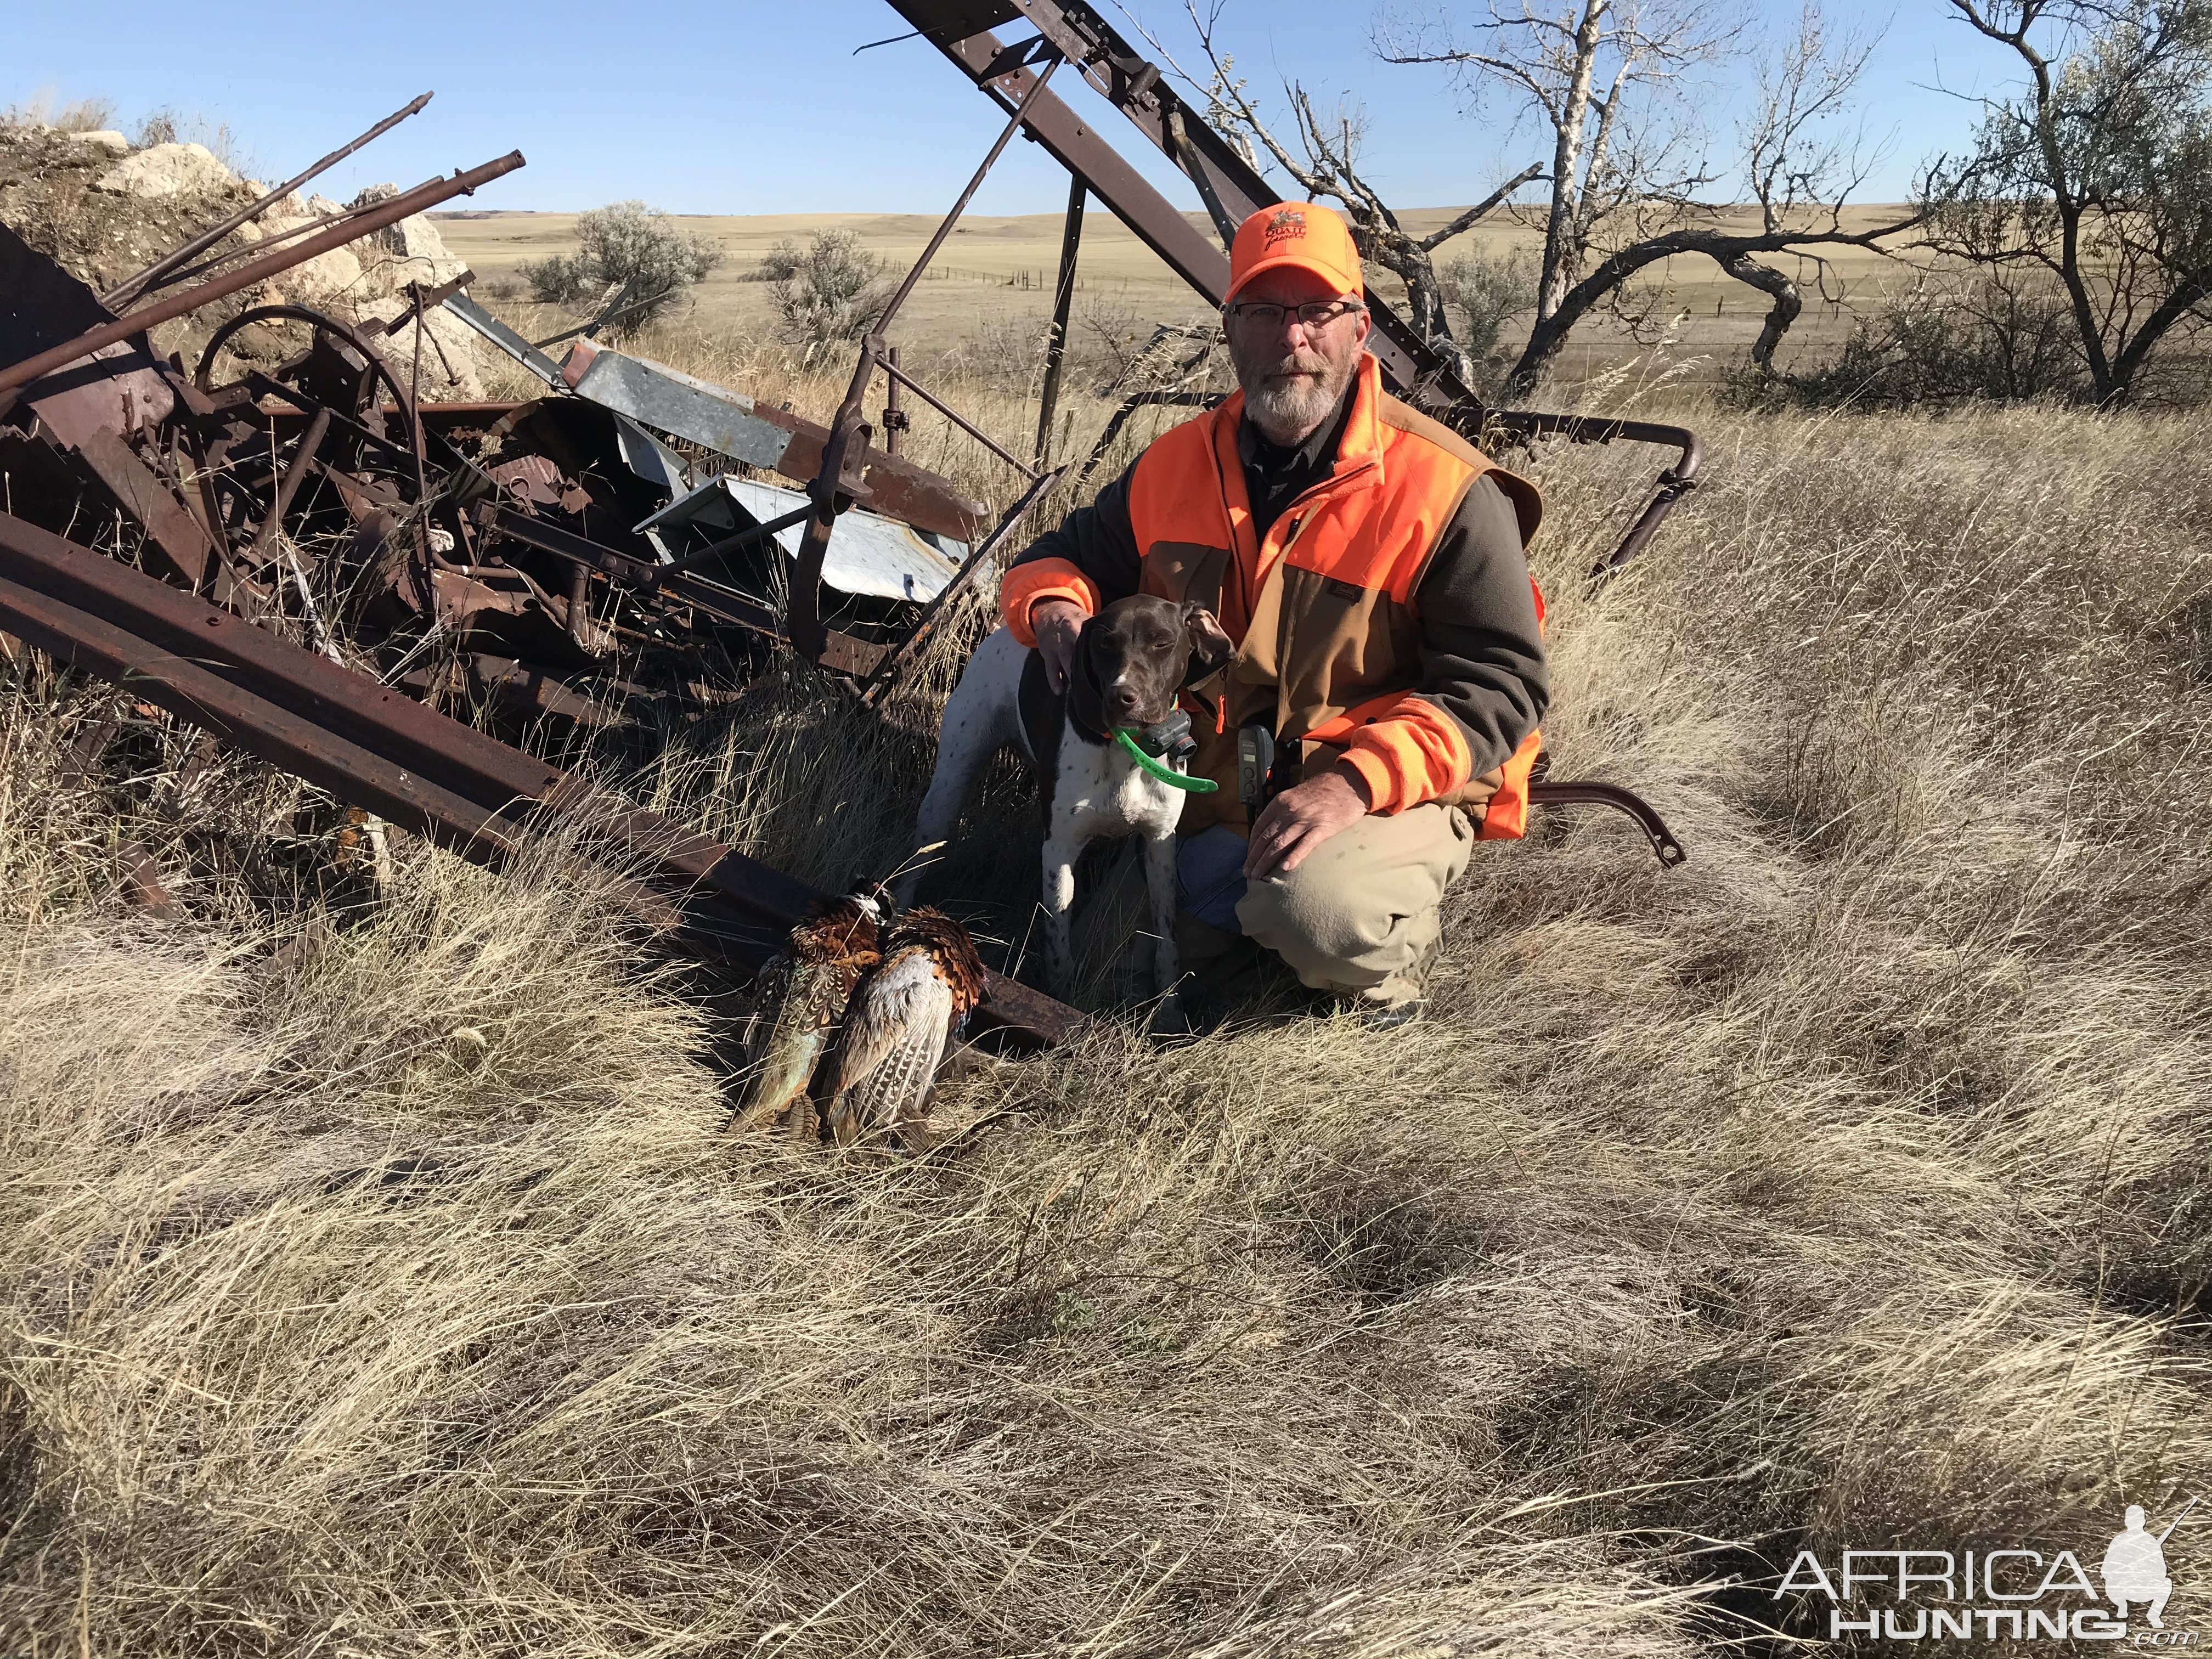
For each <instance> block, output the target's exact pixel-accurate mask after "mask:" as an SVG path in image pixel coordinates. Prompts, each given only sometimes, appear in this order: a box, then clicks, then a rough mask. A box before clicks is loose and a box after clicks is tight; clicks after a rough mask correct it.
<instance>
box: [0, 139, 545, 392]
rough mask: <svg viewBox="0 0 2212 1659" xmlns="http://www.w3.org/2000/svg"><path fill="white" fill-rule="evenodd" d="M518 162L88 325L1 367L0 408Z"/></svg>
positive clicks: (439, 187) (432, 187)
mask: <svg viewBox="0 0 2212 1659" xmlns="http://www.w3.org/2000/svg"><path fill="white" fill-rule="evenodd" d="M522 165H523V160H522V152H521V151H520V150H519V149H518V150H511V151H509V152H508V153H507V155H502V156H501V157H500V158H499V159H498V160H497V161H487V162H485V163H484V164H483V166H482V167H472V168H471V169H470V170H469V171H468V172H466V173H455V174H454V175H453V177H452V178H450V179H431V180H430V181H429V182H428V183H427V184H422V185H416V187H415V188H414V189H413V190H410V191H408V192H407V193H406V194H405V195H404V196H395V197H392V199H391V200H390V201H388V202H386V203H383V204H380V206H378V207H377V208H375V209H374V210H372V211H370V212H368V213H364V214H362V216H360V217H358V218H356V219H349V220H347V221H346V222H344V223H343V224H338V225H332V226H331V228H329V229H328V230H325V231H324V232H323V233H322V234H320V235H319V236H310V237H309V238H308V239H307V240H306V241H304V242H301V243H298V244H297V245H295V246H292V247H289V248H285V249H283V250H282V251H280V252H276V253H271V254H270V255H269V256H268V257H266V258H260V259H256V260H254V261H252V263H251V264H244V265H240V267H239V268H238V269H237V270H234V271H231V272H229V273H228V274H227V275H224V276H217V277H215V278H213V279H212V280H210V281H209V282H206V283H202V284H201V285H200V286H199V287H197V288H193V289H185V292H183V293H182V294H174V295H170V296H169V297H168V298H167V299H166V300H156V301H155V302H154V303H153V304H152V305H149V306H143V307H140V308H139V309H138V310H137V311H133V312H131V313H128V314H127V315H125V316H122V317H118V318H117V319H115V320H114V321H113V322H112V323H102V324H101V325H100V326H99V327H98V328H94V329H89V330H88V331H85V332H84V333H82V334H80V335H78V336H77V337H76V339H74V340H70V341H66V342H64V343H62V344H60V345H58V346H55V347H53V348H52V349H50V350H46V351H41V352H40V353H39V354H38V356H35V357H28V358H26V359H25V360H24V361H23V362H20V363H16V364H14V365H12V366H10V367H9V368H0V410H6V409H7V408H8V407H9V405H10V404H13V403H14V402H15V396H16V394H17V393H18V392H21V390H22V389H23V388H24V387H25V386H28V385H29V384H30V383H31V382H32V381H33V380H37V379H38V378H39V377H40V375H42V374H51V373H52V371H53V370H55V369H58V368H63V367H64V366H65V365H67V364H70V363H73V362H76V361H77V360H78V359H79V358H80V357H89V356H92V355H93V354H94V352H96V351H100V350H103V349H106V347H108V346H111V345H113V344H114V343H116V342H117V341H118V340H125V339H128V338H130V337H131V336H132V335H133V334H138V333H143V331H146V330H147V329H149V328H151V327H153V326H154V325H155V324H156V323H166V322H167V321H168V320H169V319H172V318H173V317H181V316H183V315H184V314H185V313H186V312H189V311H197V310H198V309H199V308H200V307H202V306H204V305H206V304H207V303H208V302H209V301H212V300H220V299H222V297H223V296H224V295H227V294H235V293H237V292H238V291H239V290H240V289H248V288H252V286H253V285H254V284H255V283H261V282H266V281H267V280H268V279H269V278H270V277H271V276H277V275H280V274H281V273H283V272H284V271H287V270H291V269H292V268H293V267H294V266H295V265H301V264H306V263H307V261H308V260H310V259H312V258H314V257H315V256H316V255H318V254H321V253H327V252H330V251H331V249H332V248H334V247H343V246H344V245H345V244H346V243H348V242H352V241H358V240H360V239H361V238H362V237H363V236H366V235H368V234H370V233H371V232H372V231H378V230H381V229H383V228H385V227H386V225H392V224H397V223H398V222H399V221H401V220H402V219H407V218H411V217H413V216H415V215H416V214H417V213H420V212H422V210H424V209H425V208H433V207H435V206H437V205H438V204H439V203H441V202H444V201H448V200H450V199H451V198H453V197H456V196H466V195H468V194H469V193H471V191H474V190H475V189H476V187H477V185H486V184H489V183H490V182H491V181H492V180H493V179H497V178H501V177H502V176H504V175H505V174H507V173H512V172H513V171H514V170H515V169H516V168H517V167H520V166H522Z"/></svg>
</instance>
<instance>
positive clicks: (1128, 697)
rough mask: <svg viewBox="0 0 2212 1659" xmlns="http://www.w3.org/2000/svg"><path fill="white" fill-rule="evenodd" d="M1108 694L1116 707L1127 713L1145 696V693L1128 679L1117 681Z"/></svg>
mask: <svg viewBox="0 0 2212 1659" xmlns="http://www.w3.org/2000/svg"><path fill="white" fill-rule="evenodd" d="M1106 695H1107V696H1108V698H1109V700H1110V701H1111V702H1112V703H1113V705H1114V707H1115V708H1116V709H1118V710H1120V711H1121V713H1122V714H1128V713H1130V712H1132V711H1133V709H1135V708H1136V706H1137V704H1138V703H1139V702H1140V701H1142V696H1143V694H1142V693H1140V692H1139V690H1137V688H1136V687H1135V686H1133V685H1132V684H1129V682H1128V681H1127V680H1116V681H1115V682H1114V684H1113V685H1112V686H1111V687H1110V688H1109V690H1108V691H1107V694H1106Z"/></svg>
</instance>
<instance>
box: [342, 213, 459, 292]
mask: <svg viewBox="0 0 2212 1659" xmlns="http://www.w3.org/2000/svg"><path fill="white" fill-rule="evenodd" d="M352 246H355V247H356V248H357V249H359V250H360V251H361V256H362V270H363V271H364V273H365V274H366V278H367V283H368V288H367V290H366V291H367V292H368V293H369V294H370V295H374V296H377V297H379V298H381V297H382V296H383V295H387V294H397V293H398V291H399V290H400V289H402V288H404V287H405V286H406V285H407V284H408V283H422V285H423V286H424V287H425V288H435V287H437V286H438V285H439V284H440V283H450V282H452V281H453V278H454V277H456V276H459V275H460V274H461V273H462V272H463V271H464V270H467V269H468V267H467V266H466V265H465V264H462V263H461V261H460V260H459V259H456V258H454V257H453V252H452V251H451V250H450V249H449V248H447V246H446V239H445V238H444V237H442V236H441V235H439V234H438V229H437V227H436V226H435V225H433V224H432V223H431V222H429V221H428V220H427V219H425V218H423V217H422V215H420V214H416V216H414V217H413V218H411V219H402V220H401V221H400V222H398V224H396V225H386V227H385V228H383V229H382V230H379V231H373V232H371V233H370V234H368V235H367V236H364V237H362V239H361V240H360V241H358V242H356V243H354V244H353V245H352Z"/></svg>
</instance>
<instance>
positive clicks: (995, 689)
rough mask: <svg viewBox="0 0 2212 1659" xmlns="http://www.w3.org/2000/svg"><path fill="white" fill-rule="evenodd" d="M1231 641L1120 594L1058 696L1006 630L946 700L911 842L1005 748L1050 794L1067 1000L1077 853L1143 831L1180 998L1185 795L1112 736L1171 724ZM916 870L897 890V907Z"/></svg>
mask: <svg viewBox="0 0 2212 1659" xmlns="http://www.w3.org/2000/svg"><path fill="white" fill-rule="evenodd" d="M1230 653H1231V646H1230V642H1229V637H1228V635H1226V634H1225V633H1224V632H1223V631H1222V629H1221V624H1220V623H1218V622H1217V621H1215V620H1214V618H1213V616H1212V613H1211V612H1210V611H1206V610H1205V609H1204V608H1203V607H1202V606H1200V605H1177V604H1174V603H1171V602H1170V601H1169V600H1166V599H1153V598H1151V597H1150V596H1148V595H1142V594H1140V595H1139V596H1137V597H1136V598H1133V599H1118V600H1116V601H1115V603H1113V604H1112V605H1108V606H1107V607H1106V608H1105V609H1104V610H1103V611H1101V612H1100V613H1099V614H1098V615H1097V616H1095V617H1091V619H1090V620H1089V621H1088V622H1086V623H1084V625H1083V632H1082V634H1081V635H1079V638H1078V640H1077V642H1076V647H1075V660H1074V662H1073V665H1071V667H1070V670H1069V674H1068V688H1067V690H1066V693H1065V694H1064V695H1055V694H1054V692H1053V691H1052V690H1050V688H1049V687H1048V684H1046V676H1045V668H1044V659H1042V657H1041V656H1039V655H1038V654H1037V653H1036V652H1035V651H1033V650H1031V649H1030V647H1027V646H1025V645H1023V644H1022V643H1021V642H1020V641H1018V640H1016V639H1015V638H1014V636H1013V635H1012V634H1010V633H1009V632H1007V631H1006V629H1003V628H1001V629H998V630H997V631H996V632H995V633H994V634H992V635H990V636H989V637H988V638H987V639H986V640H985V641H983V643H982V644H981V645H980V646H978V647H976V649H975V655H974V656H973V657H971V658H969V659H968V665H967V667H966V668H965V669H963V671H961V675H960V684H958V685H957V686H955V687H954V688H953V691H952V696H951V700H950V701H948V702H946V703H945V718H944V720H943V722H942V724H941V725H940V726H939V732H938V739H937V768H936V770H935V771H934V772H933V773H932V774H931V775H930V780H929V793H927V795H925V796H924V797H923V798H922V803H921V815H920V818H919V820H918V821H917V823H916V824H915V846H916V848H926V847H928V846H931V845H933V844H935V843H939V842H944V841H945V840H947V839H948V838H949V837H950V836H951V834H952V831H953V828H954V826H955V825H956V824H957V823H958V822H959V819H960V809H961V807H962V806H963V805H965V804H966V801H967V799H968V792H969V788H970V787H971V786H972V785H973V784H974V782H975V777H976V775H977V774H978V773H980V772H981V770H982V769H983V768H984V767H985V766H986V765H987V764H988V763H989V762H990V759H991V757H993V756H994V755H995V754H996V753H998V751H999V750H1000V749H1002V748H1004V747H1006V745H1007V744H1012V745H1013V746H1014V747H1015V748H1017V749H1018V750H1020V752H1021V754H1022V756H1023V757H1024V759H1026V760H1027V761H1028V762H1029V763H1030V768H1031V769H1032V770H1034V771H1035V773H1036V776H1037V780H1038V785H1039V790H1040V793H1042V796H1043V798H1044V818H1045V836H1044V914H1045V927H1044V939H1045V977H1046V980H1047V981H1048V986H1049V988H1050V989H1051V991H1052V993H1053V994H1054V995H1055V996H1059V997H1065V996H1066V994H1067V993H1068V990H1069V988H1070V983H1071V981H1073V978H1074V976H1075V958H1074V952H1073V946H1072V945H1071V944H1070V939H1069V928H1068V909H1069V907H1070V906H1071V905H1073V903H1074V902H1075V861H1076V860H1077V859H1078V858H1079V857H1080V856H1081V855H1082V852H1083V849H1084V848H1085V847H1087V846H1089V845H1090V844H1091V842H1094V841H1098V840H1101V839H1104V838H1111V837H1119V836H1142V837H1144V861H1145V890H1146V897H1147V899H1148V900H1149V902H1150V905H1151V910H1152V935H1153V946H1152V977H1153V982H1154V984H1155V986H1156V987H1157V988H1158V991H1159V993H1160V994H1161V995H1162V996H1163V997H1166V998H1169V999H1170V1000H1171V999H1172V998H1173V995H1174V993H1175V987H1176V979H1177V978H1178V977H1179V975H1180V973H1181V969H1180V968H1179V966H1178V964H1177V963H1176V945H1175V917H1176V842H1175V832H1176V822H1177V820H1179V819H1180V818H1181V817H1182V806H1183V797H1184V794H1185V793H1186V792H1185V791H1183V790H1182V789H1179V788H1177V787H1175V786H1174V785H1172V784H1170V783H1166V782H1163V781H1161V780H1160V779H1158V778H1157V777H1155V776H1153V775H1152V774H1151V773H1149V772H1147V771H1146V769H1144V768H1143V767H1142V766H1140V765H1139V763H1137V761H1136V760H1135V759H1134V758H1133V757H1131V756H1130V754H1129V752H1128V751H1127V750H1125V749H1123V748H1122V747H1121V744H1118V743H1116V742H1115V741H1114V737H1113V734H1114V732H1115V731H1116V730H1117V729H1121V730H1127V731H1130V732H1137V731H1141V730H1144V729H1146V728H1148V727H1152V726H1156V725H1158V724H1159V723H1160V722H1162V721H1164V720H1168V719H1169V718H1170V716H1171V715H1173V714H1174V713H1175V710H1176V694H1177V693H1178V692H1179V691H1181V690H1182V687H1183V686H1184V685H1185V684H1188V681H1189V680H1190V679H1191V678H1194V677H1195V675H1194V661H1195V664H1196V673H1198V674H1202V673H1205V672H1208V671H1211V670H1212V668H1213V667H1215V666H1217V665H1219V664H1220V663H1222V662H1225V661H1226V660H1227V659H1228V658H1229V655H1230ZM919 876H920V872H918V871H917V872H915V873H913V874H909V875H908V876H907V877H906V878H905V879H904V880H903V881H902V884H901V885H900V890H899V894H898V902H899V903H900V905H901V906H902V908H903V906H904V905H905V904H906V903H907V902H908V901H909V900H910V899H911V898H912V896H913V893H914V886H915V882H916V881H917V880H918V879H919Z"/></svg>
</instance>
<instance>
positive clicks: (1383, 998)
mask: <svg viewBox="0 0 2212 1659" xmlns="http://www.w3.org/2000/svg"><path fill="white" fill-rule="evenodd" d="M1473 855H1474V824H1473V823H1470V822H1469V821H1468V816H1467V814H1466V813H1464V812H1462V811H1460V809H1459V808H1457V807H1456V806H1440V805H1437V804H1436V803H1435V802H1433V801H1431V802H1425V803H1424V804H1423V805H1419V806H1409V807H1407V809H1406V810H1405V811H1402V812H1397V813H1393V814H1390V815H1389V816H1385V815H1383V814H1381V813H1370V814H1369V815H1368V816H1367V817H1364V818H1362V819H1361V820H1360V821H1359V822H1358V823H1355V824H1353V825H1352V827H1351V828H1350V829H1345V830H1342V831H1340V832H1339V833H1338V834H1337V835H1335V836H1331V837H1330V838H1329V839H1328V841H1325V842H1322V844H1321V846H1320V847H1318V848H1316V849H1315V850H1314V851H1313V852H1311V853H1310V854H1307V855H1306V857H1305V859H1304V861H1303V862H1301V863H1300V864H1299V866H1298V867H1297V869H1295V870H1293V871H1291V872H1289V873H1288V874H1286V875H1285V874H1276V875H1273V876H1270V877H1268V878H1267V879H1266V880H1265V881H1255V882H1254V883H1252V884H1251V885H1250V886H1249V887H1248V888H1246V889H1245V892H1244V897H1243V902H1240V903H1239V904H1238V905H1237V921H1240V922H1241V923H1242V924H1243V928H1244V932H1245V933H1246V934H1247V935H1248V936H1249V937H1250V938H1252V939H1256V940H1258V941H1259V943H1261V945H1266V946H1267V949H1269V950H1271V951H1273V952H1274V953H1275V954H1276V955H1277V956H1279V957H1282V959H1283V960H1284V961H1285V963H1288V964H1289V965H1290V967H1291V971H1293V972H1294V973H1296V974H1297V976H1298V978H1299V980H1300V981H1303V982H1304V984H1306V985H1308V986H1310V987H1312V988H1313V989H1315V990H1322V991H1340V992H1348V993H1357V994H1358V995H1360V996H1361V997H1363V998H1364V999H1366V1000H1370V1001H1375V1002H1381V1003H1392V1002H1402V1001H1404V1000H1407V998H1409V997H1415V996H1419V994H1420V990H1421V975H1422V974H1423V972H1424V970H1425V969H1426V968H1427V966H1428V963H1429V958H1430V957H1432V956H1433V955H1435V954H1436V949H1437V939H1438V938H1439V936H1440V935H1441V933H1442V931H1443V923H1442V921H1441V920H1440V919H1439V917H1438V915H1437V906H1438V905H1439V904H1441V903H1442V902H1443V896H1444V889H1445V888H1447V887H1449V885H1451V884H1452V883H1453V882H1454V881H1455V880H1456V879H1457V878H1459V876H1460V874H1461V873H1462V872H1463V871H1465V870H1466V868H1467V865H1468V859H1469V858H1470V857H1472V856H1473Z"/></svg>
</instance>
